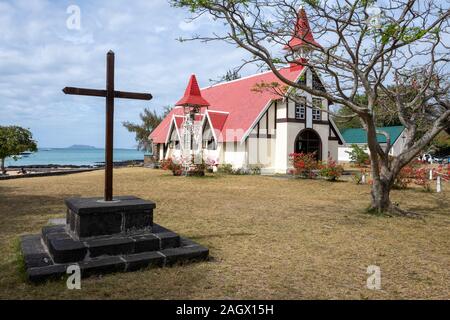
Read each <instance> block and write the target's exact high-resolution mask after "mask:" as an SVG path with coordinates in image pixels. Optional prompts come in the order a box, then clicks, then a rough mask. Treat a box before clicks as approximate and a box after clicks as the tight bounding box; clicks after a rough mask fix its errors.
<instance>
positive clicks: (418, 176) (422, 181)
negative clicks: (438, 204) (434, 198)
mask: <svg viewBox="0 0 450 320" xmlns="http://www.w3.org/2000/svg"><path fill="white" fill-rule="evenodd" d="M414 183H415V184H416V185H418V186H421V187H422V188H423V190H424V191H426V192H430V191H431V180H429V179H428V170H427V169H426V168H419V169H417V170H415V174H414Z"/></svg>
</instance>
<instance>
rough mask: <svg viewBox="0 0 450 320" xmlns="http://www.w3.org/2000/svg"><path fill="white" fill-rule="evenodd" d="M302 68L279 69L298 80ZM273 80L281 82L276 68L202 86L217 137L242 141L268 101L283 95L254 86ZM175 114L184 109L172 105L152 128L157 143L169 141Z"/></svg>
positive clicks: (285, 74)
mask: <svg viewBox="0 0 450 320" xmlns="http://www.w3.org/2000/svg"><path fill="white" fill-rule="evenodd" d="M302 71H303V67H301V66H300V68H292V69H291V68H289V67H287V68H283V69H280V71H279V72H280V73H281V74H282V75H283V76H284V77H286V78H287V79H289V80H291V81H296V80H297V79H298V77H299V76H300V73H301V72H302ZM274 82H277V83H280V84H281V81H280V80H278V78H277V77H276V76H275V75H274V74H273V72H265V73H260V74H256V75H253V76H250V77H246V78H242V79H238V80H233V81H230V82H226V83H221V84H217V85H214V86H211V87H208V88H204V89H202V90H201V95H202V96H203V97H204V98H205V99H206V100H207V101H209V103H210V107H209V110H208V111H205V112H206V113H207V114H208V116H209V118H210V120H211V123H212V125H213V127H214V132H215V133H216V134H217V133H220V134H219V136H218V137H217V138H218V140H219V142H222V141H226V142H231V141H241V140H242V138H243V137H244V136H245V134H246V133H248V131H249V129H251V128H252V126H254V125H255V124H256V121H257V119H258V117H259V116H260V115H261V113H262V112H263V111H264V110H265V108H266V107H267V106H268V104H269V103H270V102H272V101H273V100H278V99H280V96H279V95H277V94H276V93H274V92H270V91H264V92H255V91H253V90H252V89H254V87H255V85H256V84H259V83H274ZM174 115H183V109H182V108H175V109H173V110H172V111H171V112H170V113H169V114H168V115H167V117H166V118H165V119H164V120H163V121H162V122H161V124H160V125H159V126H158V127H157V128H156V129H155V130H154V131H153V132H152V134H151V135H150V138H151V139H152V140H153V142H154V143H166V139H167V137H168V134H169V132H168V131H169V130H170V126H171V123H172V117H173V116H174Z"/></svg>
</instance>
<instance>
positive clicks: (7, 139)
mask: <svg viewBox="0 0 450 320" xmlns="http://www.w3.org/2000/svg"><path fill="white" fill-rule="evenodd" d="M36 150H37V144H36V141H34V140H33V135H32V133H31V132H30V131H29V130H27V129H24V128H21V127H19V126H7V127H4V126H0V162H1V165H0V168H1V171H2V173H5V171H6V170H5V159H6V158H8V157H12V158H13V159H14V160H17V157H16V156H18V155H19V154H21V153H22V152H25V151H30V152H35V151H36Z"/></svg>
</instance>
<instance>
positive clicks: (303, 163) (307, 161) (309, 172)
mask: <svg viewBox="0 0 450 320" xmlns="http://www.w3.org/2000/svg"><path fill="white" fill-rule="evenodd" d="M289 161H290V162H291V164H292V166H293V167H294V169H293V170H291V174H293V175H295V176H299V177H302V178H310V179H312V178H314V177H315V173H314V172H313V170H316V169H317V168H318V162H317V160H316V155H315V153H291V154H290V155H289Z"/></svg>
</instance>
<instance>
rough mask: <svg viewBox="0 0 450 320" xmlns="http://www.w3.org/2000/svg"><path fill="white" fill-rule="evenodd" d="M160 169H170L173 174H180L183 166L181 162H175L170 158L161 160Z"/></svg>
mask: <svg viewBox="0 0 450 320" xmlns="http://www.w3.org/2000/svg"><path fill="white" fill-rule="evenodd" d="M161 169H163V170H170V171H172V173H173V175H174V176H181V175H182V174H183V168H182V166H181V164H180V163H178V162H175V161H174V160H173V159H172V158H168V159H165V160H162V161H161Z"/></svg>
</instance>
